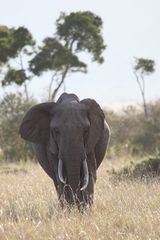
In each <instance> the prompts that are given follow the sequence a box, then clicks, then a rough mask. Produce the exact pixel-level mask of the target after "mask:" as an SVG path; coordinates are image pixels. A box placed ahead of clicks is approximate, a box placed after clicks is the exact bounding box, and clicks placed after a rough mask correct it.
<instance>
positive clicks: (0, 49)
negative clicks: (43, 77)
mask: <svg viewBox="0 0 160 240" xmlns="http://www.w3.org/2000/svg"><path fill="white" fill-rule="evenodd" d="M34 44H35V41H34V40H33V37H32V35H31V33H30V32H29V30H28V29H27V28H25V27H19V28H17V29H16V28H8V27H6V26H0V72H1V84H2V86H3V87H5V86H8V85H11V84H16V85H18V86H22V85H24V88H25V94H26V99H28V91H27V84H26V81H27V80H30V79H31V73H29V69H28V66H27V67H25V66H26V63H25V64H24V60H25V59H26V58H27V57H29V56H30V55H32V53H33V46H34ZM25 62H28V61H25Z"/></svg>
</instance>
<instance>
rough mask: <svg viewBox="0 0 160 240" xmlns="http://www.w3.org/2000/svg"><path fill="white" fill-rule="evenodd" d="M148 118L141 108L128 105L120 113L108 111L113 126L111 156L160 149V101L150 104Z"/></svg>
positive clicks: (136, 153) (107, 116) (149, 152)
mask: <svg viewBox="0 0 160 240" xmlns="http://www.w3.org/2000/svg"><path fill="white" fill-rule="evenodd" d="M147 107H148V112H149V115H148V118H144V115H143V113H142V111H141V110H139V109H137V108H135V107H132V106H131V107H128V108H127V109H125V110H123V111H122V112H120V113H115V112H109V111H108V112H107V113H106V118H107V121H108V123H109V126H110V127H111V133H112V135H111V142H110V148H109V152H110V155H111V156H122V155H126V156H128V155H129V154H133V155H144V154H146V153H148V154H154V153H155V152H157V151H160V101H157V102H155V103H154V104H148V106H147Z"/></svg>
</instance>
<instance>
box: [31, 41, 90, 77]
mask: <svg viewBox="0 0 160 240" xmlns="http://www.w3.org/2000/svg"><path fill="white" fill-rule="evenodd" d="M43 44H44V45H43V46H42V47H40V52H38V53H37V55H36V56H35V57H34V58H33V59H32V60H31V61H30V68H31V71H32V72H33V73H34V74H35V75H38V76H39V75H40V74H42V72H44V71H48V70H53V71H63V70H64V68H65V67H66V66H69V68H70V70H71V71H81V69H83V71H85V69H86V64H84V63H83V62H81V61H79V59H78V57H77V56H75V55H73V54H72V53H71V51H70V50H69V49H67V47H65V46H63V45H62V44H61V43H60V42H59V41H57V39H56V38H46V39H44V41H43Z"/></svg>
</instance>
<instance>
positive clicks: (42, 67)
mask: <svg viewBox="0 0 160 240" xmlns="http://www.w3.org/2000/svg"><path fill="white" fill-rule="evenodd" d="M101 29H102V20H101V18H100V17H98V16H97V15H95V14H93V13H92V12H89V11H87V12H75V13H71V14H69V15H66V14H65V13H61V15H60V17H59V18H58V19H57V21H56V33H55V34H54V37H48V38H45V39H44V41H43V45H42V46H41V47H39V51H38V52H37V54H36V56H35V57H34V58H33V59H32V60H31V61H30V69H31V71H32V72H33V73H34V74H35V75H37V76H40V75H41V74H42V73H43V72H46V71H52V73H53V74H52V79H51V83H50V88H49V89H50V90H49V98H51V99H52V100H53V99H54V98H55V96H56V94H57V92H58V90H59V89H60V87H61V86H62V85H63V84H64V82H65V79H66V76H67V75H68V74H69V73H73V72H83V73H86V72H87V64H86V63H85V62H83V61H82V60H80V58H79V53H81V52H88V53H89V54H90V55H91V56H92V61H96V62H98V63H100V64H102V63H103V61H104V59H103V57H102V52H103V51H104V49H105V48H106V47H105V45H104V41H103V38H102V33H101ZM53 82H56V84H57V86H56V87H55V89H54V91H53V93H52V96H51V91H52V90H51V89H52V84H53Z"/></svg>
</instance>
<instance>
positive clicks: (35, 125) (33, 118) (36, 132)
mask: <svg viewBox="0 0 160 240" xmlns="http://www.w3.org/2000/svg"><path fill="white" fill-rule="evenodd" d="M54 105H55V103H53V102H50V103H41V104H37V105H35V106H33V107H32V108H31V109H29V111H28V112H27V113H26V115H25V116H24V118H23V120H22V123H21V126H20V129H19V133H20V135H21V137H22V138H24V139H25V140H28V141H30V142H33V143H41V144H44V143H46V142H47V141H48V139H49V129H50V118H51V117H50V113H51V110H52V109H53V108H54Z"/></svg>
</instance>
